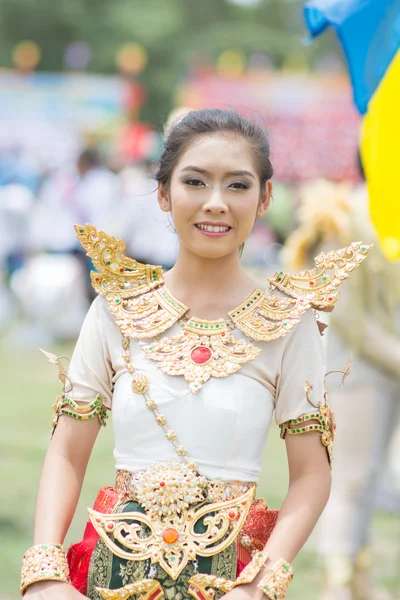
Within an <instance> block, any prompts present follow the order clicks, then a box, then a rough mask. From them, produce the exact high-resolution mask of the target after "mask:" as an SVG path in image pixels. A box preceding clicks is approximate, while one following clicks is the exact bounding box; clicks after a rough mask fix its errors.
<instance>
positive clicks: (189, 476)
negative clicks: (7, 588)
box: [22, 225, 370, 600]
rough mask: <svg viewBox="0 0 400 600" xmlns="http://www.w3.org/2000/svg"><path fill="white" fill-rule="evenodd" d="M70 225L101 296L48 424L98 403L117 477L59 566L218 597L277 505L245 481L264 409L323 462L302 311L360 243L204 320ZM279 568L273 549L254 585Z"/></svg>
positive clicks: (310, 339)
mask: <svg viewBox="0 0 400 600" xmlns="http://www.w3.org/2000/svg"><path fill="white" fill-rule="evenodd" d="M76 231H77V235H78V238H79V239H80V241H81V243H82V245H83V247H84V248H85V250H86V252H87V253H88V255H89V256H90V258H91V259H92V261H93V264H94V267H95V269H96V271H93V272H92V284H93V287H94V289H95V290H96V292H97V293H98V294H99V297H98V298H96V300H95V301H94V302H93V305H92V307H91V309H90V311H89V313H88V315H87V317H86V320H85V322H84V324H83V327H82V331H81V334H80V337H79V340H78V342H77V345H76V348H75V351H74V354H73V357H72V360H71V364H70V368H69V371H68V375H67V374H66V373H65V372H61V378H62V379H63V381H64V393H63V395H62V396H61V397H60V398H59V399H58V400H57V402H56V405H55V415H54V425H55V426H56V424H57V420H58V418H59V416H60V415H68V416H70V417H74V418H76V419H87V418H99V419H100V421H101V423H103V424H105V421H106V418H107V411H109V410H111V411H112V416H113V426H114V433H115V450H114V456H115V461H116V469H117V476H116V482H115V486H114V487H112V488H103V489H102V490H101V491H100V494H99V496H98V498H97V500H96V503H95V505H94V508H93V509H90V510H89V517H90V522H89V523H88V525H87V528H86V532H85V536H84V539H83V541H82V542H80V543H79V544H77V545H75V546H73V547H72V548H71V549H70V551H69V553H68V559H69V571H70V578H71V580H72V583H73V585H75V587H77V589H79V590H80V591H81V592H82V593H84V594H86V595H87V596H88V597H89V598H91V599H92V600H94V599H96V600H98V599H100V598H106V599H109V600H111V599H112V600H117V599H128V598H132V599H133V598H141V599H143V600H156V599H157V600H158V599H159V598H162V597H165V598H179V599H184V598H190V597H193V598H197V599H199V600H205V599H206V598H214V597H215V598H219V597H221V595H223V594H224V593H226V592H227V591H229V590H230V589H232V588H233V587H234V586H235V585H240V584H242V583H248V582H250V581H252V580H253V579H254V578H255V576H256V575H257V573H258V572H259V571H260V569H261V567H262V566H263V564H264V562H265V560H266V555H265V552H264V551H263V549H264V546H265V544H266V542H267V539H268V537H269V535H270V533H271V531H272V529H273V527H274V525H275V522H276V519H277V516H278V513H277V511H268V510H267V506H266V504H265V501H264V500H263V499H258V500H257V499H256V498H255V492H256V485H257V481H258V478H259V475H260V470H261V460H262V455H263V448H264V445H265V442H266V439H267V436H268V431H269V428H270V424H271V420H272V417H273V414H274V415H275V419H276V421H277V423H278V424H279V425H280V427H281V436H282V437H285V435H286V434H294V435H297V434H301V433H306V432H307V431H317V432H320V433H321V440H322V443H323V444H324V446H326V448H327V451H328V454H329V458H330V460H331V447H332V441H333V438H334V419H333V414H332V413H331V411H330V409H329V406H328V400H327V395H326V390H325V384H324V378H325V366H324V358H323V349H322V342H321V337H320V331H319V327H318V323H317V322H316V319H315V316H314V313H313V309H318V310H331V309H332V307H333V305H334V304H335V302H336V300H337V298H338V292H337V291H336V288H337V287H338V285H339V284H340V283H341V281H342V280H343V279H346V278H347V277H348V274H349V273H350V271H352V270H353V269H354V268H356V267H357V266H358V265H359V264H360V263H361V262H362V261H363V260H364V258H365V257H366V255H367V253H368V251H369V249H370V246H366V245H363V244H362V243H354V244H352V245H351V246H349V247H348V248H345V249H343V250H339V251H338V252H335V253H334V252H332V253H329V254H327V255H324V254H321V255H320V256H319V257H318V258H317V259H316V268H315V269H313V270H311V271H307V272H303V273H300V274H299V275H289V274H284V273H282V272H281V273H277V274H275V276H274V277H272V278H271V279H270V280H269V285H270V289H269V290H268V291H266V290H263V289H256V290H254V292H253V293H252V294H251V295H250V296H249V297H248V298H246V299H245V300H244V302H242V303H241V304H240V305H239V306H238V307H237V308H235V309H234V310H232V311H231V312H230V313H229V315H228V318H227V319H220V320H216V321H206V320H202V319H198V318H196V317H195V316H191V317H190V318H189V317H186V314H187V312H188V310H189V308H188V307H187V306H185V305H184V304H183V303H182V302H181V301H179V299H177V298H175V297H174V296H173V295H172V294H171V292H170V291H169V290H168V288H167V286H166V285H165V282H164V279H163V273H162V269H161V268H160V267H157V266H152V265H144V264H140V263H138V262H136V261H135V260H133V259H131V258H128V257H126V256H125V255H124V249H125V246H124V244H123V243H122V242H121V240H116V239H114V238H112V237H109V236H107V235H106V234H104V233H103V232H100V231H97V230H96V229H95V228H94V227H93V226H90V225H86V226H84V227H80V226H77V227H76ZM56 362H57V360H56ZM314 400H315V401H314ZM157 425H158V426H157ZM291 576H292V571H291V567H290V565H288V564H286V563H285V562H284V561H282V562H281V563H279V565H277V569H276V574H275V575H274V581H273V582H272V583H271V582H270V583H268V585H266V587H265V590H273V588H274V585H278V583H279V581H281V580H282V581H283V580H284V579H285V577H287V578H288V579H290V578H291ZM27 577H28V579H29V574H28V575H25V582H26V578H27ZM31 577H32V575H31ZM53 578H54V577H53ZM23 579H24V576H23ZM279 585H281V584H279ZM285 585H286V584H285ZM269 586H270V587H269ZM22 587H24V584H23V585H22ZM281 587H282V586H281ZM266 593H267V592H266ZM271 594H272V592H271ZM267 595H268V593H267ZM270 597H273V595H272V596H270ZM278 597H283V596H282V595H280V596H278Z"/></svg>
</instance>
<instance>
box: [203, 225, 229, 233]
mask: <svg viewBox="0 0 400 600" xmlns="http://www.w3.org/2000/svg"><path fill="white" fill-rule="evenodd" d="M197 227H198V228H199V229H203V231H210V232H212V233H222V232H224V231H228V230H229V227H224V226H220V225H202V224H198V225H197Z"/></svg>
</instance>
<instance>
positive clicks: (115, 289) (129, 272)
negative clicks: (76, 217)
mask: <svg viewBox="0 0 400 600" xmlns="http://www.w3.org/2000/svg"><path fill="white" fill-rule="evenodd" d="M75 231H76V234H77V237H78V239H79V241H80V243H81V244H82V246H83V248H84V249H85V250H86V254H87V256H89V257H90V258H91V259H92V263H93V266H94V268H95V269H96V271H92V272H91V274H90V277H91V280H92V286H93V288H94V290H95V291H96V293H97V294H101V295H102V296H105V297H106V299H107V300H112V301H114V302H116V303H117V304H118V303H120V302H121V301H122V299H123V298H128V297H132V296H139V295H140V294H144V293H145V292H148V291H150V290H152V289H154V288H155V287H158V286H159V285H161V284H162V283H164V280H163V273H162V268H161V267H158V266H155V265H145V264H142V263H139V262H137V261H136V260H134V259H133V258H129V256H125V255H124V250H125V244H124V242H123V241H122V240H120V239H116V238H114V237H112V236H111V235H107V234H106V233H104V231H98V230H97V229H96V227H94V226H93V225H88V224H86V225H85V226H82V225H75Z"/></svg>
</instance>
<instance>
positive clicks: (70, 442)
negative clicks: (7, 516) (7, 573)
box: [25, 416, 100, 599]
mask: <svg viewBox="0 0 400 600" xmlns="http://www.w3.org/2000/svg"><path fill="white" fill-rule="evenodd" d="M99 429H100V422H99V420H98V419H90V420H87V421H80V420H79V421H78V420H75V419H71V418H68V417H66V416H62V417H60V419H59V422H58V425H57V428H56V430H55V432H54V436H53V439H52V440H51V443H50V446H49V449H48V451H47V454H46V458H45V461H44V465H43V469H42V474H41V477H40V484H39V491H38V496H37V502H36V513H35V532H34V544H44V543H52V544H57V543H58V544H62V543H63V542H64V538H65V536H66V534H67V531H68V529H69V526H70V524H71V521H72V518H73V516H74V513H75V509H76V505H77V503H78V499H79V495H80V492H81V489H82V484H83V479H84V476H85V472H86V467H87V464H88V462H89V458H90V455H91V452H92V449H93V446H94V443H95V441H96V437H97V434H98V432H99ZM56 586H57V589H58V590H61V588H64V587H68V588H71V590H72V587H71V586H69V585H68V586H66V585H65V584H63V583H58V582H40V583H36V584H32V585H31V586H29V587H28V589H27V592H26V594H25V597H29V598H32V599H33V598H38V599H39V598H40V599H41V598H50V597H52V598H54V588H55V587H56ZM50 588H52V590H53V592H51V591H50ZM45 590H48V594H49V595H45ZM73 592H74V593H75V590H73ZM46 593H47V592H46ZM59 597H60V599H61V595H60V596H59ZM62 597H64V596H62ZM75 597H76V598H83V596H82V595H81V594H79V593H78V592H76V594H75V595H71V593H70V592H69V591H68V595H66V596H65V598H75Z"/></svg>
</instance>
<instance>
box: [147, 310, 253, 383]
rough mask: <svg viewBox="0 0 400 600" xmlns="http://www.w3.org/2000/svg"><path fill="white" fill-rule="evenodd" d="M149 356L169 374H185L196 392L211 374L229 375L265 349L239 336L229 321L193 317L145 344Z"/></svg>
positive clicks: (217, 375) (213, 375)
mask: <svg viewBox="0 0 400 600" xmlns="http://www.w3.org/2000/svg"><path fill="white" fill-rule="evenodd" d="M143 351H144V352H145V354H146V356H147V357H148V358H151V359H152V360H155V361H157V362H158V366H159V368H160V369H161V370H162V371H164V373H167V374H168V375H183V376H184V378H185V379H186V381H187V382H188V383H189V388H190V389H191V391H192V392H193V393H196V392H198V391H199V390H200V389H201V387H202V386H203V384H204V383H206V381H208V380H209V379H210V377H228V375H231V374H232V373H236V371H238V370H239V369H240V368H241V365H242V364H243V363H246V362H249V361H252V360H254V359H255V358H256V357H257V356H258V355H259V354H260V352H261V351H262V350H261V348H257V347H256V346H254V344H253V343H252V342H246V341H245V340H238V339H236V338H235V337H234V336H233V335H232V333H231V332H230V331H229V329H228V325H227V323H226V321H224V320H219V321H203V320H201V319H194V318H193V319H190V321H188V323H186V324H185V325H184V327H183V331H182V332H181V333H180V334H179V335H177V336H174V337H171V338H163V339H161V340H159V341H155V342H153V343H152V344H150V345H148V346H143Z"/></svg>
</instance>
